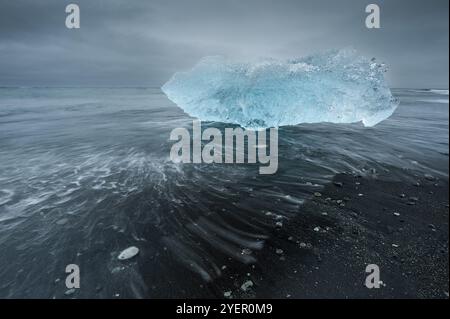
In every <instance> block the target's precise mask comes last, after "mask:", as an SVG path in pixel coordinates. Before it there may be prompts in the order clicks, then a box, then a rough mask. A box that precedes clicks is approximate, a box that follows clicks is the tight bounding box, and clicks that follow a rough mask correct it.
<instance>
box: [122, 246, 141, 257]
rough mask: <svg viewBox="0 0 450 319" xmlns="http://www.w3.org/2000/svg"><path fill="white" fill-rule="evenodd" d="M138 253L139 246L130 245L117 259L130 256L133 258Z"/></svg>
mask: <svg viewBox="0 0 450 319" xmlns="http://www.w3.org/2000/svg"><path fill="white" fill-rule="evenodd" d="M137 254H139V248H137V247H135V246H131V247H128V248H127V249H125V250H123V251H122V252H121V253H120V254H119V256H118V257H117V259H119V260H127V259H130V258H133V257H134V256H136V255H137Z"/></svg>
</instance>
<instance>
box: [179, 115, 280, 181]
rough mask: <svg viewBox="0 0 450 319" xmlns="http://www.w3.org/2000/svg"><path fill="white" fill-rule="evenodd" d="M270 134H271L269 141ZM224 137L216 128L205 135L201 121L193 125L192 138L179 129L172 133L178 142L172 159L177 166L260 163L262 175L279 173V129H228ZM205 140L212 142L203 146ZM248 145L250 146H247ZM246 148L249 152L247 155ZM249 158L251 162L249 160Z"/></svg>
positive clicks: (206, 130)
mask: <svg viewBox="0 0 450 319" xmlns="http://www.w3.org/2000/svg"><path fill="white" fill-rule="evenodd" d="M267 131H269V138H268V139H267V134H266V132H267ZM224 135H225V137H224V138H223V135H222V131H221V130H219V129H218V128H214V127H208V128H207V129H205V130H204V131H203V132H202V124H201V121H200V120H194V121H193V122H192V139H191V133H190V132H189V130H187V129H186V128H182V127H178V128H175V129H173V130H172V132H171V133H170V140H171V141H177V142H176V143H175V144H173V145H172V148H171V150H170V160H171V161H172V162H174V163H207V164H211V163H218V164H222V163H225V164H233V163H237V164H242V163H245V162H247V163H253V164H254V163H257V162H259V164H261V165H260V167H259V173H260V174H263V175H270V174H275V173H276V172H277V170H278V129H276V128H270V129H263V130H259V131H255V130H247V129H242V128H241V127H236V128H225V134H224ZM191 140H192V152H191ZM202 141H207V142H208V143H206V144H205V145H202ZM246 141H247V143H246ZM235 142H236V143H235ZM268 142H269V143H268ZM246 145H247V147H245V146H246ZM202 146H203V149H202ZM245 149H247V154H246V153H245ZM191 153H192V156H191ZM245 155H247V156H245ZM246 158H247V161H245V159H246ZM263 165H266V166H263Z"/></svg>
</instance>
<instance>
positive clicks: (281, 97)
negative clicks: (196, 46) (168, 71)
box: [162, 50, 398, 129]
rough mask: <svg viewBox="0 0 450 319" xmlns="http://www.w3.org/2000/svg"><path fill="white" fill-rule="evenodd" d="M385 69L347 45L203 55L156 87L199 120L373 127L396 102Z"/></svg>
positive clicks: (262, 125)
mask: <svg viewBox="0 0 450 319" xmlns="http://www.w3.org/2000/svg"><path fill="white" fill-rule="evenodd" d="M385 71H386V68H385V66H384V65H383V64H380V63H378V62H376V61H375V59H372V60H369V59H366V58H364V57H361V56H359V55H358V54H357V53H356V52H355V51H354V50H338V51H331V52H327V53H323V54H318V55H313V56H309V57H305V58H300V59H296V60H288V61H278V60H264V61H258V62H253V63H251V62H232V61H230V60H227V59H225V58H223V57H206V58H203V59H202V60H201V61H200V62H199V63H198V64H197V65H196V66H194V68H193V69H192V70H190V71H187V72H178V73H176V74H175V75H174V76H173V77H172V79H170V80H169V81H168V82H167V83H166V84H165V85H164V86H163V87H162V90H163V92H164V93H165V94H166V95H167V96H168V98H169V99H170V100H172V101H173V102H174V103H176V104H177V105H178V106H179V107H181V108H182V109H183V110H184V111H185V112H186V113H188V114H189V115H191V116H193V117H196V118H198V119H200V120H203V121H220V122H226V123H235V124H239V125H241V126H243V127H246V128H253V129H260V128H267V127H279V126H283V125H295V124H299V123H317V122H333V123H353V122H360V121H362V123H363V124H364V125H366V126H373V125H375V124H377V123H379V122H380V121H382V120H384V119H386V118H388V117H389V116H390V115H391V114H392V113H393V112H394V110H395V108H396V107H397V104H398V103H397V101H396V100H395V99H394V98H393V97H392V94H391V91H390V89H389V87H388V86H387V84H386V82H385V80H384V73H385Z"/></svg>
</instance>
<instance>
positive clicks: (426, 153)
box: [0, 88, 449, 298]
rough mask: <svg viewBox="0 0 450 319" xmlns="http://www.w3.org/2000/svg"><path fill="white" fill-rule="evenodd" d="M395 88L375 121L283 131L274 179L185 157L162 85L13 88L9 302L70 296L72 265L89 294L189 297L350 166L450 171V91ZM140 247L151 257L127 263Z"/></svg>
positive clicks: (394, 174)
mask: <svg viewBox="0 0 450 319" xmlns="http://www.w3.org/2000/svg"><path fill="white" fill-rule="evenodd" d="M393 94H394V95H395V97H397V98H398V99H399V100H400V106H399V107H398V109H397V110H396V111H395V113H394V114H393V116H392V117H390V118H389V119H387V120H385V121H384V122H382V123H380V124H378V125H376V126H375V127H369V128H365V127H363V126H362V125H361V124H351V125H337V124H329V123H323V124H305V125H297V126H290V127H283V128H281V129H280V130H279V156H280V158H279V169H278V172H277V173H276V174H275V175H267V176H264V175H259V174H258V166H257V165H245V164H233V165H230V164H221V165H219V164H214V165H211V164H184V165H183V164H174V163H172V162H171V161H170V160H169V152H170V148H171V146H172V143H173V142H171V141H169V135H170V132H171V130H172V129H173V128H176V127H186V128H190V126H191V124H192V118H190V117H189V116H187V115H186V114H185V113H183V112H182V111H181V110H180V109H179V108H178V107H176V106H175V105H174V104H173V103H172V102H170V101H169V100H168V99H167V98H166V96H165V95H164V94H163V93H162V92H161V90H160V89H159V88H0V256H1V257H0V297H1V298H11V297H18V298H25V297H35V298H53V297H56V298H61V297H65V295H64V293H65V291H66V290H67V289H66V288H65V285H64V280H65V276H66V274H65V272H64V270H65V267H66V265H67V264H71V263H75V264H77V265H79V266H80V269H81V273H82V285H83V289H80V291H78V292H76V297H79V298H90V297H92V298H96V297H105V298H113V297H115V296H120V297H130V298H131V297H149V298H158V297H183V296H189V295H190V293H191V290H193V288H192V287H193V285H194V284H195V285H196V287H198V286H200V285H202V284H203V283H208V282H212V281H214V279H216V278H218V277H220V276H221V272H222V270H223V267H224V265H225V266H226V265H227V264H230V263H243V264H246V263H247V264H248V263H252V262H255V260H254V257H253V256H252V254H251V253H248V252H251V251H253V250H260V249H263V248H264V241H265V239H266V238H267V230H268V229H271V228H273V227H275V225H274V224H269V223H267V221H266V219H265V218H263V217H264V216H266V214H274V216H276V217H277V220H279V221H280V222H284V223H288V222H289V219H290V218H292V217H293V216H294V215H295V214H299V213H298V211H299V207H301V205H302V203H303V201H305V200H306V199H308V198H310V197H311V196H312V194H314V192H317V191H320V189H321V188H322V187H323V185H324V184H326V183H327V182H329V181H331V180H332V178H333V176H334V175H336V174H337V173H341V172H349V173H353V174H361V175H366V174H371V175H374V176H376V175H377V173H378V172H383V174H384V175H385V176H386V175H387V176H389V178H390V179H392V180H394V181H401V182H404V183H413V182H414V181H415V180H416V177H417V176H419V175H420V176H423V175H424V174H430V175H433V176H435V177H439V178H443V179H448V165H449V161H448V160H449V159H448V152H449V105H448V104H449V96H448V90H413V89H396V90H393ZM207 126H208V123H205V124H204V127H207ZM214 126H215V127H223V125H222V124H219V123H214ZM129 246H137V247H139V249H140V252H139V255H138V256H137V257H136V258H134V259H132V260H130V261H127V262H122V261H119V260H117V256H118V254H119V253H120V252H121V251H122V250H123V249H125V248H127V247H129Z"/></svg>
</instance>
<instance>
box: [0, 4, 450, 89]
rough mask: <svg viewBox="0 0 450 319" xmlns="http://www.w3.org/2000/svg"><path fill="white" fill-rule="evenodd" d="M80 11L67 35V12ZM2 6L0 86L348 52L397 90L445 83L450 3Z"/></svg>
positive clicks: (152, 74)
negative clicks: (208, 61)
mask: <svg viewBox="0 0 450 319" xmlns="http://www.w3.org/2000/svg"><path fill="white" fill-rule="evenodd" d="M70 2H75V3H77V4H79V6H80V9H81V29H79V30H68V29H66V28H65V25H64V21H65V17H66V14H65V12H64V8H65V6H66V5H67V4H68V3H70ZM70 2H69V1H67V2H65V1H60V0H41V1H32V0H28V1H24V0H15V1H9V0H0V85H2V86H3V85H4V86H7V85H44V86H46V85H75V86H83V85H86V86H110V85H113V86H114V85H124V86H135V85H136V86H148V85H158V86H159V85H161V84H163V83H164V82H165V81H166V80H167V79H168V78H169V77H170V76H171V74H173V72H175V71H176V70H179V69H184V68H188V67H190V66H191V65H192V64H194V63H195V62H196V61H197V60H198V59H200V58H201V57H202V56H206V55H215V54H221V55H227V56H230V57H261V56H270V57H275V58H292V57H298V56H302V55H305V54H310V53H314V52H317V51H322V50H327V49H332V48H341V47H348V46H352V47H354V48H356V49H357V50H359V51H361V52H362V53H363V54H365V55H368V56H375V57H377V58H378V59H380V60H383V61H385V62H386V63H387V64H388V65H389V66H390V72H389V80H390V83H391V85H392V86H394V87H448V1H447V0H434V1H428V2H426V1H411V0H396V1H375V2H376V3H378V4H379V5H380V7H381V10H382V12H381V19H382V20H381V23H382V28H381V29H380V30H368V29H366V28H365V27H364V19H365V17H366V14H365V12H364V8H365V6H366V4H368V3H371V2H370V1H367V3H366V1H362V0H341V1H332V0H328V1H325V0H303V1H301V0H279V1H276V0H240V1H237V0H229V1H219V0H179V1H171V0H157V1H156V0H152V1H137V0H136V1H126V0H123V1H121V0H103V1H101V0H97V1H95V0H78V1H75V0H74V1H70ZM372 2H373V1H372Z"/></svg>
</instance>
